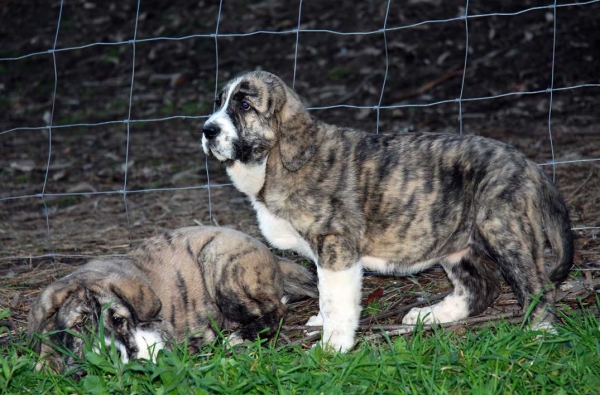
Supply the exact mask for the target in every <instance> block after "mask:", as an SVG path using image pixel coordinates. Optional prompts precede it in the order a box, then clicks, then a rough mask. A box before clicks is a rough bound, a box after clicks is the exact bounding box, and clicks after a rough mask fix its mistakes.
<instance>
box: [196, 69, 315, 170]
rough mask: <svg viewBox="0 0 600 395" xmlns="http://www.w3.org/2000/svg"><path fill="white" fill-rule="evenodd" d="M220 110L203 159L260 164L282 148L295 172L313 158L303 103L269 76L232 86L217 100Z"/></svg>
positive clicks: (206, 135) (211, 122) (206, 130)
mask: <svg viewBox="0 0 600 395" xmlns="http://www.w3.org/2000/svg"><path fill="white" fill-rule="evenodd" d="M216 105H217V110H216V112H215V113H214V114H212V115H211V117H210V118H209V119H208V120H207V121H206V123H205V124H204V127H203V136H202V148H203V150H204V153H205V154H206V155H209V156H214V157H215V158H217V159H218V160H220V161H222V162H228V161H240V162H242V163H245V164H253V163H259V162H261V161H262V160H264V159H265V158H266V157H267V155H268V154H269V152H270V151H271V150H272V149H275V148H276V147H278V148H279V153H280V154H281V161H282V163H283V165H284V166H285V167H286V168H287V169H288V170H290V171H296V170H298V169H299V168H300V167H302V166H303V165H304V164H305V163H306V162H307V161H308V160H309V159H310V158H311V157H312V155H313V154H314V152H315V146H314V130H315V129H314V125H313V122H312V120H311V118H310V116H309V115H308V112H307V111H306V109H305V108H304V106H303V104H302V102H301V101H300V98H299V97H298V95H296V93H294V92H293V91H292V90H291V89H290V88H289V87H288V86H287V85H286V84H285V83H284V82H283V81H282V80H281V79H280V78H279V77H277V76H276V75H273V74H271V73H267V72H264V71H255V72H251V73H248V74H244V75H242V76H241V77H238V78H236V79H234V80H232V81H230V82H229V83H228V84H227V85H226V86H225V88H223V90H222V91H221V92H220V93H219V94H218V95H217V98H216Z"/></svg>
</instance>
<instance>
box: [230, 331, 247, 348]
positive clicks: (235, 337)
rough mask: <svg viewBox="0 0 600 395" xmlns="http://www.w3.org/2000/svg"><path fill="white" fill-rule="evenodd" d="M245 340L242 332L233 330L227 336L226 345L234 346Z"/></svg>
mask: <svg viewBox="0 0 600 395" xmlns="http://www.w3.org/2000/svg"><path fill="white" fill-rule="evenodd" d="M243 342H244V339H242V337H241V336H240V334H239V333H237V332H233V333H232V334H231V335H229V336H228V337H227V342H226V347H227V348H233V347H235V346H237V345H238V344H242V343H243Z"/></svg>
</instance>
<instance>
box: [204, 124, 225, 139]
mask: <svg viewBox="0 0 600 395" xmlns="http://www.w3.org/2000/svg"><path fill="white" fill-rule="evenodd" d="M219 132H221V129H219V127H218V126H217V125H213V124H208V125H204V127H203V128H202V133H204V135H205V136H206V138H207V139H212V138H215V137H217V135H218V134H219Z"/></svg>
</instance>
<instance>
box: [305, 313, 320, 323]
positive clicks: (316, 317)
mask: <svg viewBox="0 0 600 395" xmlns="http://www.w3.org/2000/svg"><path fill="white" fill-rule="evenodd" d="M304 325H306V326H323V315H321V314H320V313H319V314H317V315H313V316H312V317H310V318H309V319H308V321H306V324H304Z"/></svg>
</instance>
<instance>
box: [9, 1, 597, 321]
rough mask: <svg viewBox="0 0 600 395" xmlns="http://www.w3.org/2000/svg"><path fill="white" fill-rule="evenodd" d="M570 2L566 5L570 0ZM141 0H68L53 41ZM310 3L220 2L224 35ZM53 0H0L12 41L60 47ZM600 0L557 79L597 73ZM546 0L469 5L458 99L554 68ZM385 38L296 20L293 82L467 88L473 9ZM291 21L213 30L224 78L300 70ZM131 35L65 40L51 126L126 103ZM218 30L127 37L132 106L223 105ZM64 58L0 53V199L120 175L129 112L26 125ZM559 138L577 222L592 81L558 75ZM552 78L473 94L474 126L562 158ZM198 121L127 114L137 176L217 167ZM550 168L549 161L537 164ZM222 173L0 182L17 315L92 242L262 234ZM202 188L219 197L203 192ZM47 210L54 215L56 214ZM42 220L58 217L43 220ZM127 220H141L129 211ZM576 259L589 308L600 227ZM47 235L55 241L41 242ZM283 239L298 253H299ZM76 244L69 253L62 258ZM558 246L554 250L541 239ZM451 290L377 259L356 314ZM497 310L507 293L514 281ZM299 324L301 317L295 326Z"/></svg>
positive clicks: (319, 100) (389, 112)
mask: <svg viewBox="0 0 600 395" xmlns="http://www.w3.org/2000/svg"><path fill="white" fill-rule="evenodd" d="M551 3H552V2H548V1H542V0H528V1H482V0H479V1H471V2H470V5H469V10H468V12H469V14H470V15H476V14H486V13H492V12H515V11H519V10H523V9H526V8H529V7H534V6H545V5H548V4H551ZM387 4H388V2H387V1H368V2H358V3H355V2H337V1H336V2H333V1H318V2H316V1H304V2H303V5H302V19H301V29H330V30H336V31H343V32H352V31H375V30H378V29H380V28H382V27H383V25H384V21H385V15H386V7H387ZM559 4H560V3H559ZM136 5H137V2H136V1H133V0H132V1H118V2H117V1H105V2H100V1H95V0H89V1H88V0H69V1H66V2H65V4H64V8H63V13H62V21H61V26H60V31H59V34H58V40H57V48H58V49H61V48H67V47H72V46H82V45H85V44H89V43H94V42H117V41H124V40H125V41H126V40H129V39H131V38H133V32H134V27H135V23H134V22H135V14H136ZM298 5H299V4H298V2H297V1H291V2H275V1H270V0H268V1H261V2H239V1H235V2H234V1H227V0H225V1H224V2H223V8H222V12H221V19H220V23H219V33H225V34H226V33H244V32H246V33H247V32H253V31H257V30H275V31H288V30H291V29H295V28H296V27H297V24H298ZM464 5H465V2H464V1H455V0H451V1H439V0H426V1H424V0H411V1H408V2H398V1H393V2H391V6H390V10H389V15H388V18H387V23H386V26H387V27H388V28H393V27H399V26H406V25H410V24H414V23H417V22H421V21H424V20H439V19H448V18H455V17H457V16H459V15H463V14H464V11H465V10H464ZM59 6H60V2H59V1H56V0H55V1H29V2H22V1H20V0H8V1H6V2H4V4H3V5H2V6H0V19H1V20H2V21H3V23H2V24H0V43H1V44H0V58H5V57H17V56H21V55H25V54H28V53H32V52H38V51H42V52H43V51H47V50H48V49H50V48H52V47H53V43H54V35H55V33H56V21H57V19H58V12H59ZM218 11H219V2H205V1H183V0H172V1H169V2H159V1H150V0H147V1H142V2H141V9H140V14H139V23H138V27H137V38H138V39H147V38H152V37H159V36H162V37H184V36H188V35H192V34H211V33H214V32H215V30H216V22H217V14H218ZM599 14H600V3H592V4H588V5H581V6H570V7H561V8H558V9H557V17H556V26H557V31H556V55H555V59H556V60H555V68H554V87H555V88H563V87H569V86H575V85H579V84H598V83H600V19H599V18H598V17H597V15H599ZM553 25H554V17H553V10H552V9H538V10H535V11H530V12H525V13H521V14H519V15H513V16H488V17H481V18H470V19H469V20H468V29H469V30H468V31H469V47H468V64H467V68H466V75H465V84H464V91H463V98H465V99H466V98H476V97H487V96H494V95H499V94H503V93H509V92H525V91H537V90H542V91H544V90H545V89H546V88H548V87H550V86H551V82H552V81H551V72H552V50H553V45H552V44H553ZM386 37H387V46H388V56H389V69H388V74H387V79H386V81H385V90H384V93H383V95H382V96H381V97H380V94H381V89H382V85H383V82H384V76H385V75H386V74H385V70H386V67H385V66H386V63H385V51H384V36H383V34H382V33H381V32H379V33H375V34H368V35H336V34H331V33H323V32H321V33H315V32H303V33H301V34H300V36H299V47H298V62H297V68H296V80H295V88H296V90H297V91H298V92H299V94H300V95H301V96H302V97H303V98H304V99H305V101H306V104H307V105H308V106H310V107H319V106H331V105H337V104H351V105H363V106H375V105H377V104H378V103H379V102H380V99H381V104H382V105H384V106H385V105H396V104H409V103H411V104H425V103H433V102H438V101H443V100H453V99H456V98H458V97H459V96H460V93H461V83H462V77H463V66H464V58H465V23H464V20H455V21H451V22H445V23H427V24H422V25H419V26H415V27H410V28H406V29H396V30H389V31H387V33H386ZM295 43H296V34H295V33H288V34H278V35H267V34H256V35H251V36H243V37H240V36H237V37H220V38H219V39H218V54H219V57H218V69H219V73H218V83H219V86H222V84H223V82H225V81H227V80H228V79H229V78H231V77H233V76H235V75H236V74H238V73H240V72H243V71H249V70H253V69H257V68H261V69H264V70H269V71H272V72H274V73H277V74H279V75H280V76H281V77H282V78H284V80H286V81H287V82H288V83H290V84H291V83H292V80H293V73H294V57H295ZM132 55H133V48H132V45H131V44H128V43H126V44H120V45H96V46H90V47H86V48H80V49H74V50H68V51H59V52H57V53H56V66H57V75H56V77H57V86H56V88H57V91H56V104H55V110H54V117H53V122H52V124H53V125H54V126H60V125H69V124H79V123H101V122H107V121H118V120H123V119H126V118H127V116H128V110H129V93H130V87H131V74H132V60H133V58H132ZM216 65H217V61H216V56H215V39H214V38H213V37H199V36H196V37H191V38H186V39H183V40H165V39H162V40H153V41H141V42H138V43H137V44H136V45H135V79H134V85H133V96H132V107H131V119H133V120H146V119H157V118H164V117H170V116H174V115H187V116H202V115H208V114H209V113H210V112H211V111H212V106H213V104H212V103H213V95H214V90H215V71H216ZM54 83H55V76H54V67H53V58H52V55H51V54H49V53H43V54H40V55H36V56H31V57H27V58H24V59H21V60H11V61H0V105H1V108H2V110H3V111H1V112H0V133H1V134H0V153H1V154H0V185H1V186H2V187H1V188H0V198H7V197H17V196H25V195H36V194H40V193H41V192H42V188H43V185H44V179H45V178H46V167H47V164H48V159H49V158H48V152H49V142H50V141H51V156H50V161H49V170H48V174H47V183H46V188H45V191H44V193H45V194H55V193H66V194H69V193H88V192H109V191H117V190H121V189H123V186H124V180H125V174H126V173H125V156H126V150H127V144H126V143H127V133H126V131H127V129H126V125H125V124H124V123H112V124H103V125H96V126H79V127H64V128H53V129H52V135H51V139H50V138H49V134H48V130H39V129H36V130H15V131H11V132H8V133H2V132H4V131H7V130H9V129H12V128H19V127H38V126H45V125H46V124H47V122H48V121H49V119H50V114H51V111H52V102H53V100H52V98H53V94H52V93H53V91H54ZM552 99H553V103H552V128H551V130H552V143H553V146H554V154H555V158H556V161H559V162H565V161H566V162H570V163H559V164H557V165H556V184H557V185H558V187H559V189H560V190H561V191H562V193H563V195H564V197H565V200H566V201H567V204H568V207H569V210H570V213H571V218H572V222H573V226H574V227H575V228H580V227H598V226H600V208H599V207H600V161H585V162H574V163H571V161H578V160H587V159H597V158H600V130H599V129H598V124H599V121H600V113H599V112H598V109H599V108H600V88H599V87H584V88H579V89H572V90H563V91H555V92H554V93H553V96H552ZM549 105H550V94H549V93H547V92H543V93H538V94H518V95H512V96H507V97H502V98H495V99H488V100H481V101H465V102H463V104H462V114H463V117H462V118H463V128H464V132H465V133H469V134H479V135H484V136H488V137H493V138H497V139H499V140H501V141H504V142H507V143H509V144H512V145H514V146H516V147H517V148H518V149H520V150H522V151H523V152H525V153H526V154H527V155H528V156H529V157H530V158H531V159H532V160H534V161H536V162H537V163H540V164H544V163H547V162H550V161H551V160H552V152H551V144H550V139H549V132H548V114H549ZM458 114H459V104H458V103H457V102H450V103H445V104H439V105H435V106H425V107H405V108H393V109H381V111H380V114H379V131H380V132H382V133H397V132H404V133H410V132H412V131H428V132H433V131H437V132H450V133H457V132H458V131H459V119H458ZM313 115H314V116H316V117H319V118H321V119H324V120H326V121H328V122H331V123H337V124H340V125H347V126H352V127H355V128H360V129H363V130H368V131H372V132H374V131H376V125H377V111H376V110H375V109H372V108H367V109H355V108H333V109H326V110H323V109H321V110H314V111H313ZM202 122H203V120H202V119H170V120H163V121H155V122H135V123H131V128H130V141H129V160H128V164H129V167H128V169H127V190H128V191H143V190H148V189H160V188H178V187H198V186H204V185H206V184H207V183H208V179H207V168H206V167H207V165H206V162H205V158H204V155H203V154H202V151H201V149H200V146H199V144H198V142H199V139H200V125H201V123H202ZM544 169H545V170H547V171H548V173H549V174H552V171H553V167H552V166H549V165H547V166H544ZM208 174H209V175H210V184H211V185H213V186H212V187H211V188H210V189H207V188H196V189H189V190H161V191H152V192H135V193H134V192H131V193H128V194H127V199H126V202H127V213H128V215H126V211H125V204H124V198H123V195H122V194H119V193H106V194H89V195H67V196H49V195H45V196H44V197H43V198H42V197H40V196H37V197H36V196H34V197H29V198H23V199H10V200H0V307H1V308H3V309H6V308H8V309H9V310H10V312H11V317H12V318H11V322H10V323H9V324H10V325H12V327H13V330H14V331H18V330H20V329H21V328H22V327H23V326H24V325H25V323H26V318H27V311H28V309H29V305H30V304H31V302H32V300H33V299H34V298H35V297H36V296H37V294H38V293H39V291H40V289H41V287H43V286H45V285H46V284H48V283H50V282H52V281H53V280H55V279H57V278H58V277H59V276H63V275H65V274H67V273H68V272H70V271H72V270H73V269H74V268H76V267H77V266H79V265H81V264H83V263H84V262H86V261H87V259H88V258H86V257H84V256H98V255H107V254H122V253H126V252H127V251H129V250H130V249H131V246H136V245H138V244H139V242H140V241H141V240H142V239H143V238H144V237H147V236H149V235H151V234H153V233H156V232H158V231H162V230H166V229H172V228H177V227H181V226H189V225H195V224H199V223H202V224H210V223H212V224H219V225H222V226H229V227H233V228H236V229H239V230H242V231H244V232H247V233H249V234H251V235H253V236H256V237H259V238H261V236H260V233H259V231H258V228H257V225H256V220H255V215H254V212H253V211H252V209H251V207H250V205H249V202H248V201H247V199H245V198H244V196H243V195H242V194H240V193H239V192H237V191H236V190H235V189H234V188H233V187H231V186H222V187H219V186H214V184H224V183H228V179H227V177H226V175H225V173H224V171H223V168H222V167H221V166H220V165H219V164H218V163H216V162H215V161H212V160H211V161H209V162H208ZM209 193H210V202H211V204H210V205H209ZM46 213H47V215H46ZM46 217H47V218H48V223H47V222H46ZM128 220H129V226H128ZM575 236H576V257H575V270H574V271H573V274H572V276H571V277H572V278H571V280H570V283H569V284H570V286H572V287H571V288H570V289H569V290H568V292H567V291H565V292H564V293H561V298H562V300H563V302H566V303H567V304H570V305H575V304H576V303H578V302H577V300H581V303H582V304H583V305H584V306H597V305H596V304H595V301H594V300H595V295H596V294H597V290H598V281H599V277H600V275H599V274H598V273H599V272H598V271H597V270H600V231H599V230H598V229H590V230H579V231H575ZM50 253H55V254H57V257H56V259H53V258H50V257H43V258H36V256H40V255H45V254H50ZM286 254H287V256H290V257H292V258H293V259H296V260H297V261H300V259H299V258H298V257H296V256H294V255H293V254H291V253H286ZM65 255H66V256H65ZM548 259H551V257H550V256H549V257H548ZM449 289H450V286H449V283H448V282H447V280H446V279H445V276H444V274H443V272H442V271H441V269H435V268H434V269H432V270H430V271H428V272H426V273H423V274H420V275H417V276H414V277H381V276H368V277H367V278H366V280H365V287H364V297H365V310H364V314H363V315H364V318H365V321H364V323H365V324H367V323H375V322H377V323H384V324H395V323H399V321H400V319H401V317H402V315H403V312H405V311H404V310H402V309H401V306H403V305H407V304H410V303H413V302H415V301H420V300H421V301H422V300H427V299H428V298H430V297H432V296H433V295H435V294H439V293H442V292H444V291H447V290H449ZM505 291H506V292H505V293H504V294H503V295H502V296H501V297H500V298H499V299H498V301H497V302H496V304H495V305H494V306H493V307H492V308H490V309H489V310H488V312H487V313H486V314H500V313H506V312H511V311H515V309H517V306H516V304H515V301H514V298H513V297H512V294H511V293H510V290H509V289H508V288H507V289H506V290H505ZM316 310H317V303H316V301H307V302H302V303H299V304H296V305H294V306H292V308H291V310H290V314H289V317H288V320H287V324H288V325H298V324H302V323H303V322H304V321H305V320H306V318H307V317H308V316H309V315H311V314H314V313H315V312H316ZM291 332H293V331H291Z"/></svg>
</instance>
